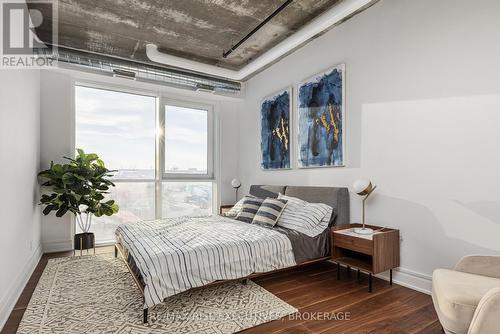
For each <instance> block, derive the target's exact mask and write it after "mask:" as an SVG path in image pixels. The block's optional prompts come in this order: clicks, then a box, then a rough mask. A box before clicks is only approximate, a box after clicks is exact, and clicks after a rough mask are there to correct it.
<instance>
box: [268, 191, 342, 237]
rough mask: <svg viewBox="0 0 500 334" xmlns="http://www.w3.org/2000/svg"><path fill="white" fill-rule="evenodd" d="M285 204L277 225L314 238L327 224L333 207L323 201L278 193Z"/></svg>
mask: <svg viewBox="0 0 500 334" xmlns="http://www.w3.org/2000/svg"><path fill="white" fill-rule="evenodd" d="M278 199H283V200H286V201H287V203H288V204H287V206H286V208H285V210H284V211H283V213H282V214H281V217H280V218H279V219H278V223H277V225H278V226H281V227H285V228H288V229H290V230H294V231H297V232H300V233H303V234H305V235H307V236H309V237H312V238H314V237H315V236H317V235H319V234H321V233H322V232H323V231H324V230H325V229H326V228H327V227H328V226H329V225H330V219H331V217H332V213H333V208H332V207H331V206H329V205H327V204H323V203H308V202H306V201H304V200H301V199H299V198H295V197H290V196H285V195H281V194H280V195H279V196H278Z"/></svg>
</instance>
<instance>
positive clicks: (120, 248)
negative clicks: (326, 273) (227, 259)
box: [115, 243, 330, 324]
mask: <svg viewBox="0 0 500 334" xmlns="http://www.w3.org/2000/svg"><path fill="white" fill-rule="evenodd" d="M118 255H120V257H121V258H122V259H123V261H124V262H125V264H126V265H127V269H128V271H129V272H130V274H131V275H132V277H133V278H134V282H135V284H136V285H137V287H138V288H139V290H140V291H141V293H142V296H143V298H144V286H143V285H142V283H141V281H140V278H139V277H137V275H136V274H135V273H134V271H133V270H132V268H131V267H130V265H129V263H128V261H127V259H126V257H125V252H124V250H123V246H122V245H121V244H119V243H116V244H115V257H118ZM326 260H330V256H325V257H321V258H318V259H313V260H309V261H306V262H303V263H301V264H298V265H295V266H293V267H287V268H282V269H276V270H272V271H266V272H263V273H254V274H251V275H248V276H245V277H240V278H236V279H230V280H220V281H215V282H212V283H208V284H206V285H203V286H199V287H196V288H192V289H190V290H196V289H201V288H204V287H207V286H212V285H217V284H222V283H227V282H235V281H241V282H242V283H243V284H246V283H247V280H249V279H253V278H257V277H262V276H267V275H272V274H275V273H278V272H282V271H286V270H291V269H294V268H298V267H303V266H307V265H311V264H314V263H318V262H322V261H326ZM148 311H149V309H148V308H145V309H144V311H143V321H144V323H145V324H146V323H147V322H148Z"/></svg>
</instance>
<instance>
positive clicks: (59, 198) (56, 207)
mask: <svg viewBox="0 0 500 334" xmlns="http://www.w3.org/2000/svg"><path fill="white" fill-rule="evenodd" d="M77 152H78V154H77V156H76V157H75V158H74V159H72V158H68V157H64V158H65V159H66V160H68V163H66V164H54V162H51V163H50V168H49V169H47V170H44V171H41V172H40V173H38V176H39V177H41V178H42V179H44V180H45V182H44V183H42V186H43V187H49V188H50V190H51V192H49V193H48V194H47V193H46V194H43V195H42V197H41V199H40V203H39V205H42V206H45V208H44V209H43V214H44V215H48V214H49V213H50V212H52V211H55V213H56V216H57V217H62V216H64V215H65V214H66V213H67V212H70V213H72V214H74V215H75V218H76V221H77V223H78V225H79V227H80V229H81V230H82V231H83V232H84V233H88V232H89V230H90V226H91V224H92V217H93V216H96V217H101V216H112V215H113V214H115V213H117V212H118V210H119V207H118V205H117V204H116V203H115V201H113V200H105V197H106V196H105V195H106V194H108V193H109V191H108V190H109V188H110V187H114V186H115V185H114V183H113V182H111V181H110V177H112V176H113V175H112V174H111V173H112V172H114V171H112V170H109V169H107V168H106V167H105V165H104V162H103V161H102V160H101V159H99V157H98V156H97V154H94V153H89V154H86V153H85V152H84V151H83V150H82V149H77Z"/></svg>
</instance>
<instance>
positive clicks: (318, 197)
mask: <svg viewBox="0 0 500 334" xmlns="http://www.w3.org/2000/svg"><path fill="white" fill-rule="evenodd" d="M279 193H282V194H285V195H287V196H292V197H297V198H300V199H303V200H305V201H308V202H311V203H325V204H328V205H330V206H332V207H333V208H334V215H332V220H331V222H330V224H331V225H333V224H335V225H342V224H348V223H349V193H348V190H347V188H336V187H302V186H266V185H253V186H251V187H250V194H251V195H254V196H257V197H261V198H266V197H273V198H276V197H277V196H278V194H279ZM331 225H330V226H331ZM329 230H330V229H329V228H327V229H325V230H324V231H323V232H322V233H321V234H319V235H317V236H316V237H314V238H312V237H309V236H307V235H305V234H302V233H299V232H297V231H294V230H290V229H287V228H284V227H279V226H276V227H273V228H269V227H263V226H259V225H255V224H247V223H243V222H240V221H236V220H234V219H231V218H227V217H222V216H219V215H213V216H205V217H178V218H171V219H162V220H154V221H142V222H138V223H134V224H122V225H120V226H118V228H117V230H116V244H115V256H118V254H120V256H121V257H122V258H123V259H124V261H125V263H126V265H127V267H128V269H129V271H130V272H131V274H132V276H133V278H134V280H135V282H136V284H137V286H138V287H139V289H140V290H141V292H142V293H143V296H144V314H143V316H144V322H145V323H146V322H147V321H148V309H149V308H150V307H153V306H154V305H157V304H160V303H162V302H163V301H164V300H165V299H166V298H168V297H170V296H173V295H175V294H178V293H181V292H183V291H187V290H190V289H195V288H200V287H203V286H207V285H211V284H218V283H222V282H227V281H229V280H245V279H250V278H255V277H258V276H261V275H264V274H270V273H273V272H277V271H282V270H287V269H290V268H293V267H297V266H303V265H306V264H310V263H314V262H319V261H324V260H327V259H329V258H330V232H329Z"/></svg>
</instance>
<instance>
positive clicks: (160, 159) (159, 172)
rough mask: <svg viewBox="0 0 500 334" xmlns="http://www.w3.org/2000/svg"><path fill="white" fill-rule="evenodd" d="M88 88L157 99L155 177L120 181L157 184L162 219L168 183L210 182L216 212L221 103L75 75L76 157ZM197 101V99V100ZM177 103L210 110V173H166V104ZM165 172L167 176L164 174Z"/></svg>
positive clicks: (73, 138)
mask: <svg viewBox="0 0 500 334" xmlns="http://www.w3.org/2000/svg"><path fill="white" fill-rule="evenodd" d="M78 86H80V87H86V88H93V89H100V90H105V91H112V92H118V93H127V94H133V95H142V96H149V97H153V98H155V99H156V109H155V131H156V140H155V176H154V178H147V179H146V178H144V179H122V178H121V179H118V178H117V179H113V180H112V181H113V182H116V183H135V182H139V183H141V182H144V183H153V184H154V203H155V219H162V210H163V203H162V197H161V194H162V188H163V183H165V182H207V183H208V182H209V183H211V188H212V213H213V214H215V213H216V212H217V203H218V201H219V197H220V194H219V191H220V190H219V189H220V187H219V184H218V182H219V179H220V175H219V174H218V170H219V163H218V154H219V151H218V146H217V145H219V144H220V143H219V137H218V135H217V134H216V131H217V129H218V125H217V119H218V118H217V114H216V112H217V108H218V107H217V106H218V103H217V102H216V101H211V100H206V99H203V97H192V98H191V97H186V96H182V97H181V98H180V99H179V98H178V96H176V95H175V94H170V93H168V92H165V90H164V89H160V88H158V89H148V88H141V87H134V86H135V84H134V85H121V84H115V83H110V82H101V81H94V80H89V79H87V78H78V77H76V78H75V77H74V78H71V87H72V89H71V95H72V96H71V109H72V122H71V132H72V133H71V134H72V136H71V148H72V151H71V153H70V156H71V157H73V158H74V157H75V152H76V141H77V133H76V122H77V114H76V109H77V108H76V102H77V101H76V89H77V87H78ZM195 100H196V101H197V102H195ZM166 105H175V106H179V107H185V108H194V109H203V110H207V112H208V115H207V123H208V124H207V130H208V142H207V144H208V147H207V155H208V157H207V165H208V166H207V174H180V173H179V174H172V173H163V171H164V169H163V168H164V161H165V160H164V159H165V157H164V149H165V147H164V133H165V131H164V129H165V127H164V126H165V106H166ZM164 174H165V175H164ZM71 221H72V224H71V234H72V235H74V234H75V233H76V229H77V228H76V224H75V220H74V218H71ZM98 244H99V245H110V244H112V243H108V242H100V243H98Z"/></svg>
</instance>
